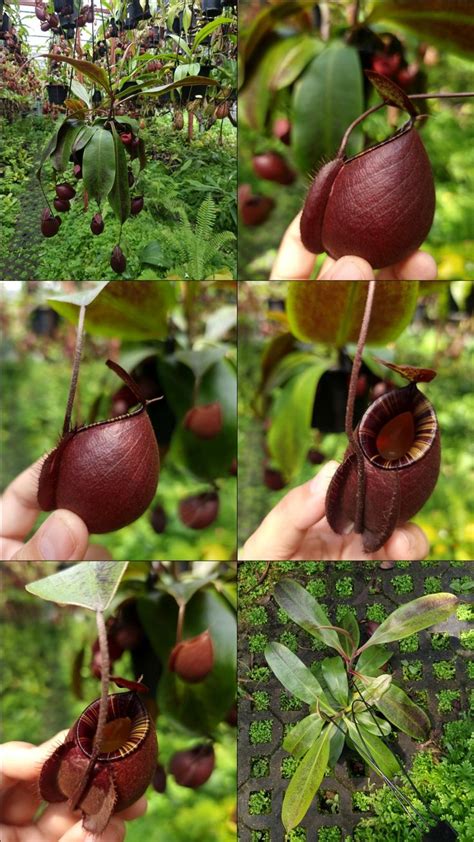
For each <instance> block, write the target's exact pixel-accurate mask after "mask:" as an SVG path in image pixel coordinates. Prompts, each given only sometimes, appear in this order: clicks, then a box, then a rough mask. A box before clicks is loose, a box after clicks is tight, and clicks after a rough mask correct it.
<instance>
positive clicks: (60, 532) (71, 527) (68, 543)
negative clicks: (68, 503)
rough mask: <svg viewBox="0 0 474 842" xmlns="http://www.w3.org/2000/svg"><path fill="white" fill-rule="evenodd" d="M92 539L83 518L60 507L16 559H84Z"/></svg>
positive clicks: (22, 548)
mask: <svg viewBox="0 0 474 842" xmlns="http://www.w3.org/2000/svg"><path fill="white" fill-rule="evenodd" d="M88 541H89V533H88V531H87V527H86V525H85V523H84V521H83V520H81V518H80V517H78V516H77V515H75V514H74V513H73V512H69V511H68V510H67V509H58V511H56V512H53V514H52V515H50V516H49V517H48V519H47V520H45V522H44V523H43V524H42V525H41V526H40V528H39V529H38V531H37V532H36V533H35V534H34V535H33V537H32V538H30V540H29V541H27V542H26V544H24V545H23V546H22V547H21V549H19V550H18V552H17V553H15V555H14V556H13V560H16V561H43V560H44V561H82V560H83V558H84V556H85V554H86V552H87V544H88Z"/></svg>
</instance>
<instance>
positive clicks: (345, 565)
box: [336, 561, 353, 573]
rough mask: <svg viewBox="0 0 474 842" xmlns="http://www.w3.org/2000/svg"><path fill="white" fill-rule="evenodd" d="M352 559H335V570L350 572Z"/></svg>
mask: <svg viewBox="0 0 474 842" xmlns="http://www.w3.org/2000/svg"><path fill="white" fill-rule="evenodd" d="M352 565H353V562H352V561H336V570H340V571H341V572H344V573H352Z"/></svg>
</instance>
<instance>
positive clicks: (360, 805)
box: [352, 792, 372, 813]
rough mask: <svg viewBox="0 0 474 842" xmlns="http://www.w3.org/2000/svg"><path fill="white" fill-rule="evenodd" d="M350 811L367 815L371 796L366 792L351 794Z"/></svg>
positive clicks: (370, 807) (370, 805)
mask: <svg viewBox="0 0 474 842" xmlns="http://www.w3.org/2000/svg"><path fill="white" fill-rule="evenodd" d="M352 809H353V810H354V812H355V813H367V812H369V810H371V809H372V796H371V794H370V793H368V792H353V793H352Z"/></svg>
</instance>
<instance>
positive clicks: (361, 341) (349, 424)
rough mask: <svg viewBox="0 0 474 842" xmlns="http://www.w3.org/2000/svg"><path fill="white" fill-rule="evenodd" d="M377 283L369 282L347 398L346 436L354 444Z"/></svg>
mask: <svg viewBox="0 0 474 842" xmlns="http://www.w3.org/2000/svg"><path fill="white" fill-rule="evenodd" d="M376 283H377V281H369V287H368V290H367V298H366V300H365V309H364V315H363V318H362V324H361V326H360V332H359V338H358V340H357V348H356V352H355V356H354V361H353V363H352V371H351V379H350V381H349V395H348V398H347V405H346V422H345V427H346V436H347V438H348V439H349V441H350V442H351V444H354V442H353V424H354V404H355V399H356V392H357V380H358V378H359V373H360V367H361V363H362V354H363V353H364V346H365V343H366V340H367V333H368V331H369V324H370V316H371V314H372V305H373V303H374V295H375V284H376Z"/></svg>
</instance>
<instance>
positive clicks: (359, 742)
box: [265, 579, 459, 838]
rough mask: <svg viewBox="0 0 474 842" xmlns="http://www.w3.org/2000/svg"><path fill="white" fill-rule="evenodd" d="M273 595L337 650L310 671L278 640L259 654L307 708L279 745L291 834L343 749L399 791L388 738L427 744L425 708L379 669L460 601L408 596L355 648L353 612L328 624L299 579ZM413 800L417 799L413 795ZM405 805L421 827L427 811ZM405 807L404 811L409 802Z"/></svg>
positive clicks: (357, 633)
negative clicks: (284, 757) (399, 735)
mask: <svg viewBox="0 0 474 842" xmlns="http://www.w3.org/2000/svg"><path fill="white" fill-rule="evenodd" d="M274 597H275V600H276V602H277V603H278V605H279V606H280V608H281V609H282V610H283V611H284V612H286V614H288V616H289V617H290V618H291V620H293V621H294V622H295V623H297V625H299V626H300V627H301V628H302V629H304V630H305V631H306V632H308V634H310V635H311V636H312V637H313V638H314V639H315V640H317V641H318V642H320V643H322V644H324V645H325V646H328V647H330V648H331V649H334V650H335V651H336V652H337V655H335V656H334V657H328V658H324V659H323V660H322V661H320V662H318V663H317V664H315V665H313V666H312V668H311V669H309V667H307V666H306V665H305V664H304V663H303V662H302V661H301V660H300V659H299V658H298V657H297V655H295V654H294V653H293V652H292V651H291V650H290V649H288V648H287V647H286V646H284V645H283V644H281V643H276V642H271V643H269V644H268V645H267V647H266V650H265V658H266V660H267V663H268V665H269V667H270V668H271V669H272V671H273V673H274V674H275V676H276V677H277V679H278V680H279V681H280V682H281V684H282V685H283V686H284V687H285V689H286V690H288V691H289V692H290V693H292V694H293V695H294V696H296V698H297V699H300V700H301V701H302V702H305V703H306V704H307V705H309V714H308V715H307V716H305V717H304V718H303V719H301V720H300V721H299V722H297V723H296V724H295V725H294V726H293V727H292V728H291V730H290V731H289V733H288V734H287V736H286V737H285V739H284V741H283V748H284V750H285V751H287V752H289V753H290V754H291V755H293V757H294V758H295V759H296V760H297V761H298V765H297V768H296V771H295V772H294V774H293V776H292V778H291V780H290V782H289V785H288V788H287V790H286V792H285V796H284V799H283V806H282V821H283V824H284V826H285V830H286V832H287V833H290V831H291V830H292V829H293V828H295V827H296V826H297V825H298V824H299V823H300V822H301V821H302V819H303V818H304V816H305V815H306V813H307V811H308V809H309V807H310V805H311V802H312V801H313V798H314V796H315V795H316V792H317V791H318V789H319V786H320V784H321V782H322V780H323V778H324V774H325V772H326V770H327V769H332V768H333V767H334V766H335V764H336V763H337V761H338V760H339V758H340V756H341V754H342V751H343V749H344V745H345V744H347V745H348V747H349V748H351V749H353V750H354V751H356V752H357V753H358V754H359V755H360V756H361V758H362V760H363V761H364V762H365V763H367V764H368V766H370V767H371V768H372V769H373V770H375V772H377V774H378V775H380V776H381V777H382V779H383V780H384V781H385V783H386V784H387V785H389V786H390V787H391V788H393V789H394V790H395V791H397V792H398V790H397V787H396V785H395V784H394V783H393V780H392V779H393V777H394V776H395V775H400V774H401V773H402V774H403V773H404V767H403V764H402V762H401V760H400V758H399V757H398V755H397V754H396V753H395V752H394V751H393V750H392V748H390V747H389V746H388V745H387V742H386V740H387V738H388V737H389V736H390V735H391V734H392V732H393V731H394V729H398V730H399V731H403V732H404V733H405V734H407V735H408V736H409V737H412V738H413V739H415V740H426V739H427V738H428V736H429V733H430V729H431V723H430V720H429V718H428V716H427V714H426V713H425V711H424V710H423V709H422V708H421V707H419V706H418V705H417V704H415V703H414V702H413V701H412V700H411V699H410V697H409V696H408V695H407V693H405V692H404V691H403V690H402V689H401V688H400V687H398V686H397V685H396V684H395V682H394V680H393V676H392V675H390V674H389V673H387V672H385V669H386V665H387V663H388V661H389V660H390V658H391V657H392V654H393V653H392V652H391V651H390V650H389V649H388V648H387V647H386V645H385V644H387V643H392V642H394V641H399V640H403V639H404V638H406V637H409V636H410V635H412V634H415V633H416V632H419V631H422V630H423V629H427V628H429V627H430V626H432V625H433V624H435V623H436V624H437V623H442V622H443V621H445V620H447V619H448V618H449V617H450V616H451V615H452V614H453V613H454V612H455V611H456V608H457V606H458V604H459V600H458V598H457V597H456V596H455V595H454V594H451V593H436V594H429V595H428V596H422V597H420V598H418V599H414V600H413V601H411V602H408V603H407V604H406V605H402V606H401V607H399V608H397V609H396V610H395V611H393V612H392V614H390V615H389V616H388V617H387V618H386V620H384V622H383V623H381V625H379V626H378V628H377V629H376V630H375V631H374V633H373V634H372V636H371V637H369V639H368V640H367V642H366V643H364V644H363V645H360V629H359V625H358V623H357V620H356V619H355V617H354V615H353V614H352V613H347V614H346V615H345V616H344V618H343V620H342V621H341V624H340V626H334V625H332V623H331V622H330V620H329V618H328V616H327V614H326V613H325V611H324V610H323V608H322V607H321V605H320V604H319V603H318V602H317V601H316V600H315V599H314V598H313V597H312V596H311V595H310V594H309V593H308V591H307V590H306V589H305V588H303V587H302V586H301V585H299V584H298V583H297V582H294V581H292V580H290V579H282V580H281V581H280V582H279V583H278V584H277V586H276V587H275V591H274ZM395 733H396V732H395ZM417 796H418V797H419V798H420V800H421V801H422V802H423V798H422V796H420V794H419V793H418V792H417ZM409 807H410V815H411V816H412V818H413V814H414V815H415V819H414V821H416V822H417V823H418V824H419V825H420V824H421V827H423V824H424V823H426V818H427V817H426V814H421V813H420V812H418V811H417V810H416V808H415V806H414V805H413V804H409ZM404 809H406V811H407V812H408V806H407V805H405V807H404ZM426 809H427V810H428V808H426ZM428 812H429V810H428ZM438 820H439V819H438V817H436V821H438ZM433 838H434V837H433ZM437 838H441V837H437ZM450 838H456V837H455V836H452V837H450Z"/></svg>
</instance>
